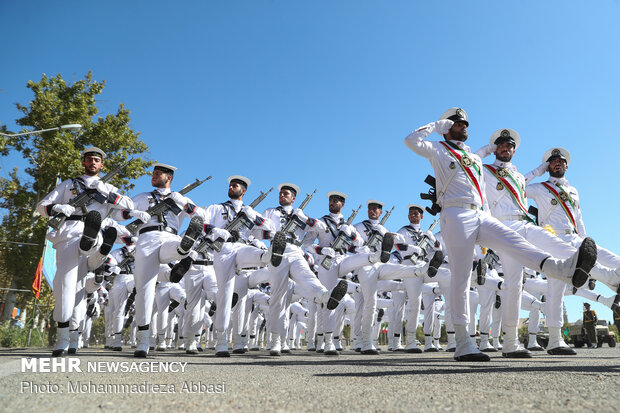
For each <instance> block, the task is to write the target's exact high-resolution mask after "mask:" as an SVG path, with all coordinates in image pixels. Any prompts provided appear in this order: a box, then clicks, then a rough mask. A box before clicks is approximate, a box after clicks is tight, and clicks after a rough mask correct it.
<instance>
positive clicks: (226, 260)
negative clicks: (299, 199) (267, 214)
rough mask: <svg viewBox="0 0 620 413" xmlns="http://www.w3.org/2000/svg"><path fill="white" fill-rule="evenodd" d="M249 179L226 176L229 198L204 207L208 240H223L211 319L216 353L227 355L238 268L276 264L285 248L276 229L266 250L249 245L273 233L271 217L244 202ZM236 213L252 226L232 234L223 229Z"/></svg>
mask: <svg viewBox="0 0 620 413" xmlns="http://www.w3.org/2000/svg"><path fill="white" fill-rule="evenodd" d="M250 184H251V181H250V179H248V178H246V177H244V176H241V175H233V176H230V177H228V197H229V200H228V201H226V202H223V203H221V204H213V205H210V206H209V207H207V209H206V220H205V233H206V236H207V238H209V239H210V240H211V241H213V242H215V241H224V242H223V244H222V247H221V250H220V251H219V252H217V251H215V252H214V256H213V268H214V270H215V277H216V280H217V297H216V306H217V311H216V312H215V321H214V327H213V328H214V334H215V339H216V346H215V351H216V352H215V355H216V356H218V357H230V353H229V352H228V341H227V337H226V331H227V330H228V328H229V326H230V317H231V307H232V302H233V292H234V289H235V277H236V274H237V271H240V270H242V269H244V268H256V267H262V266H265V265H268V264H271V265H272V266H274V267H277V266H279V265H280V263H281V262H282V255H283V252H284V250H285V248H286V241H285V239H284V235H283V234H281V233H277V234H276V235H275V236H274V238H273V240H272V242H271V246H270V248H269V250H267V251H266V250H263V249H260V248H257V247H255V246H253V245H248V243H249V242H250V241H251V240H250V236H252V238H257V239H264V238H265V235H268V234H270V233H274V232H275V231H274V227H273V225H272V223H271V221H269V220H266V219H265V218H264V217H263V216H261V215H260V214H258V213H257V212H256V211H254V209H253V208H252V207H250V206H249V205H244V203H243V197H244V195H245V193H246V191H247V189H248V187H249V186H250ZM239 214H243V215H244V216H245V218H247V219H248V220H249V221H250V222H252V224H253V227H252V229H251V230H250V229H248V228H243V229H242V230H241V231H240V232H239V233H238V234H234V237H233V234H231V233H230V232H228V231H227V230H226V226H227V225H228V223H229V222H232V221H233V220H234V219H235V217H236V216H237V215H239Z"/></svg>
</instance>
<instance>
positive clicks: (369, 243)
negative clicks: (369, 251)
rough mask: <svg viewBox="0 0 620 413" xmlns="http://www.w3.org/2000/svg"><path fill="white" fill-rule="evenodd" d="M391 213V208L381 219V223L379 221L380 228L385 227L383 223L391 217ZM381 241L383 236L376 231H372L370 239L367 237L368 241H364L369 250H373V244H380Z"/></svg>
mask: <svg viewBox="0 0 620 413" xmlns="http://www.w3.org/2000/svg"><path fill="white" fill-rule="evenodd" d="M392 211H394V207H392V209H390V210H389V211H388V212H386V213H385V215H384V216H383V218H381V221H379V225H381V226H383V225H385V222H386V221H387V220H388V218H389V217H390V215H392ZM382 240H383V235H381V234H379V233H378V232H376V231H373V233H372V234H371V235H370V237H368V241H366V246H367V247H369V248H373V247H374V246H375V244H377V243H378V242H381V241H382Z"/></svg>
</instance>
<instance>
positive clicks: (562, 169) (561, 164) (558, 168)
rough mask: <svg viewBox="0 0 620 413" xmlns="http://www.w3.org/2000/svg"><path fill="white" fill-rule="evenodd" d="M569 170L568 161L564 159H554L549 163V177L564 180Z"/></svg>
mask: <svg viewBox="0 0 620 413" xmlns="http://www.w3.org/2000/svg"><path fill="white" fill-rule="evenodd" d="M567 169H568V164H567V163H566V159H562V158H553V159H552V160H550V161H549V168H548V171H549V175H551V176H552V177H554V178H562V177H564V174H565V173H566V170H567Z"/></svg>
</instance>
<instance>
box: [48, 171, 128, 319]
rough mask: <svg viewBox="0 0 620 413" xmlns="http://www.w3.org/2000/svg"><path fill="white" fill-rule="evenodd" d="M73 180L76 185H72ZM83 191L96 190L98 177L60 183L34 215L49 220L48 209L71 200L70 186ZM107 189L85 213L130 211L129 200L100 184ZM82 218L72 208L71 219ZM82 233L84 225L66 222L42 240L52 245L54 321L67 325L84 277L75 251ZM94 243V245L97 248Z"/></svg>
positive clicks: (84, 263) (82, 264)
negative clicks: (99, 199) (45, 239)
mask: <svg viewBox="0 0 620 413" xmlns="http://www.w3.org/2000/svg"><path fill="white" fill-rule="evenodd" d="M74 181H75V182H78V183H76V184H75V185H74ZM80 181H81V182H83V183H84V187H85V188H96V187H97V184H98V183H99V181H100V180H99V176H88V175H82V176H81V177H80V178H76V179H68V180H66V181H63V182H61V183H60V184H58V185H57V186H56V188H54V190H53V191H52V192H50V193H49V194H48V195H47V196H46V197H45V198H43V200H41V202H39V204H38V205H37V212H39V214H41V216H43V217H51V216H54V215H55V214H56V213H55V212H53V211H52V207H53V206H54V205H57V204H68V203H69V202H70V201H71V199H73V198H75V196H76V195H77V191H76V189H75V188H74V186H77V187H78V188H80V183H79V182H80ZM104 185H105V188H106V189H107V190H108V194H103V195H104V196H106V197H107V199H106V202H105V203H103V204H100V203H98V202H97V201H92V202H91V203H90V204H89V205H88V206H87V208H88V210H89V211H98V212H99V213H100V214H101V217H102V218H104V217H106V216H107V215H108V213H109V212H110V211H111V210H112V209H133V202H132V201H131V199H130V198H129V197H126V196H124V195H119V194H118V189H117V188H116V187H115V186H113V185H111V184H108V183H106V184H104ZM80 215H85V214H84V213H83V211H81V210H80V209H76V211H75V213H74V216H80ZM83 231H84V222H83V221H77V220H73V221H72V220H67V221H65V223H64V224H63V225H62V226H61V227H60V229H59V230H57V231H56V230H53V231H50V232H49V233H48V234H47V236H46V238H47V239H48V240H50V241H51V242H52V245H53V246H54V249H55V250H56V276H55V278H54V288H53V290H54V300H55V302H56V306H55V307H54V320H55V321H57V322H67V321H69V319H70V318H71V313H72V312H73V307H74V304H75V294H76V286H77V283H78V279H79V278H83V277H85V276H86V272H87V266H88V259H87V257H86V256H85V255H82V253H81V252H80V249H79V244H80V238H81V236H82V233H83ZM97 244H98V243H96V244H95V246H97Z"/></svg>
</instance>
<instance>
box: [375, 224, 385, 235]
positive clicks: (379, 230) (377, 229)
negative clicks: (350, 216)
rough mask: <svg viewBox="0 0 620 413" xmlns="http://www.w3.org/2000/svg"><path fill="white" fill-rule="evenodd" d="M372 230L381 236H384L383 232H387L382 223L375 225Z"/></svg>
mask: <svg viewBox="0 0 620 413" xmlns="http://www.w3.org/2000/svg"><path fill="white" fill-rule="evenodd" d="M372 230H373V231H375V232H377V233H378V234H379V235H381V236H384V235H385V233H386V232H388V230H387V229H385V227H384V226H383V225H376V226H375V227H374V228H373V229H372Z"/></svg>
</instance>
